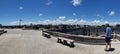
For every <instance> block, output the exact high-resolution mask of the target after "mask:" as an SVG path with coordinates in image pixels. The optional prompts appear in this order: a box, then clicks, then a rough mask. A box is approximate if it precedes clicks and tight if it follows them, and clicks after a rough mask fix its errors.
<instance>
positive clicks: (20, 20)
mask: <svg viewBox="0 0 120 54" xmlns="http://www.w3.org/2000/svg"><path fill="white" fill-rule="evenodd" d="M21 22H22V19H19V27H20V28H21Z"/></svg>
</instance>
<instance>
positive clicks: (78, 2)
mask: <svg viewBox="0 0 120 54" xmlns="http://www.w3.org/2000/svg"><path fill="white" fill-rule="evenodd" d="M71 3H72V4H73V6H78V5H81V3H82V0H72V1H71Z"/></svg>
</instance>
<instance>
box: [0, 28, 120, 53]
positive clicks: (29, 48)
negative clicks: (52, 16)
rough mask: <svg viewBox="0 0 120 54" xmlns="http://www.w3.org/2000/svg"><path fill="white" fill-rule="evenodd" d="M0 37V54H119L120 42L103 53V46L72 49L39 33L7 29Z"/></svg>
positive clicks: (78, 46)
mask: <svg viewBox="0 0 120 54" xmlns="http://www.w3.org/2000/svg"><path fill="white" fill-rule="evenodd" d="M7 30H8V33H6V34H3V35H1V36H0V54H120V42H119V41H118V40H117V41H116V42H115V41H113V42H112V47H113V48H114V49H115V50H114V51H109V52H106V51H104V48H105V45H87V44H80V43H75V45H76V46H75V47H74V48H70V47H68V46H65V45H62V44H60V43H56V41H57V39H56V38H55V37H52V38H50V39H48V38H46V37H43V36H42V35H41V31H35V30H20V29H7Z"/></svg>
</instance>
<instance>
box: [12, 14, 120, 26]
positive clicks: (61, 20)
mask: <svg viewBox="0 0 120 54" xmlns="http://www.w3.org/2000/svg"><path fill="white" fill-rule="evenodd" d="M65 18H66V17H65V16H60V17H58V18H57V19H52V20H50V19H46V20H43V21H41V20H39V21H36V22H32V21H28V22H25V21H24V22H22V25H24V24H26V25H30V24H31V23H32V24H53V25H58V24H70V25H77V24H79V25H104V24H106V23H109V24H110V25H115V24H118V23H120V22H109V21H101V20H92V21H89V20H83V19H74V18H72V19H67V20H66V19H65ZM10 25H19V21H13V22H10Z"/></svg>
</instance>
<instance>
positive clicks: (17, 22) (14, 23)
mask: <svg viewBox="0 0 120 54" xmlns="http://www.w3.org/2000/svg"><path fill="white" fill-rule="evenodd" d="M10 25H19V21H13V22H10Z"/></svg>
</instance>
